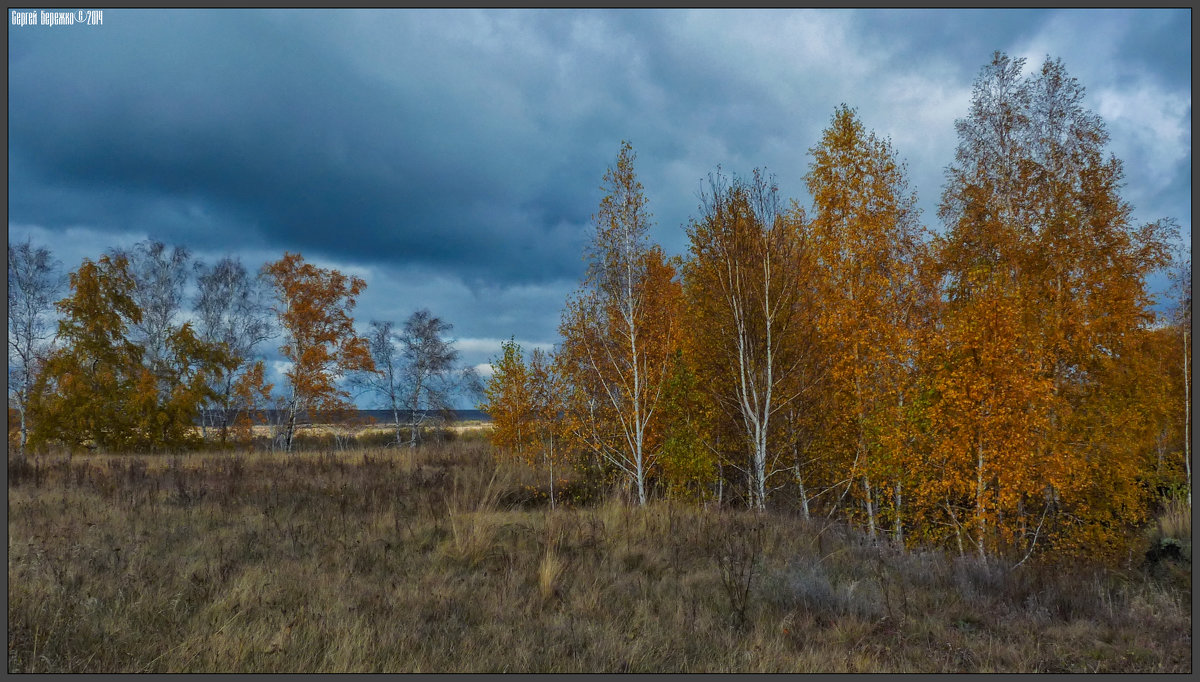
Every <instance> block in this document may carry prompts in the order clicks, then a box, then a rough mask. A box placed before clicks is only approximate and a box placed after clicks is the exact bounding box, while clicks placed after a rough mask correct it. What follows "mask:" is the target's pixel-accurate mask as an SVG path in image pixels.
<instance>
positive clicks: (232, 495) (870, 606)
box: [8, 439, 1192, 672]
mask: <svg viewBox="0 0 1200 682" xmlns="http://www.w3.org/2000/svg"><path fill="white" fill-rule="evenodd" d="M8 476H9V495H8V523H9V526H8V537H9V540H8V543H9V544H8V609H9V610H8V671H9V672H198V671H205V672H210V671H218V672H281V671H288V672H381V671H387V672H392V671H397V672H399V671H406V672H407V671H411V672H418V671H423V672H430V671H438V672H460V671H537V672H599V671H653V672H701V671H720V672H727V671H749V672H809V671H824V672H850V671H871V672H935V671H937V672H950V671H954V672H958V671H966V672H1066V671H1073V672H1074V671H1078V672H1084V671H1089V672H1190V671H1191V665H1192V664H1191V626H1192V622H1191V615H1190V614H1191V577H1190V576H1191V572H1190V571H1191V569H1190V564H1189V563H1185V562H1174V561H1170V562H1165V563H1161V564H1159V565H1158V566H1157V567H1156V568H1155V569H1154V570H1148V569H1146V568H1145V567H1135V568H1128V569H1125V570H1090V569H1083V568H1080V569H1078V570H1073V571H1063V570H1061V569H1051V568H1048V567H1045V566H1041V567H1039V566H1034V565H1029V564H1027V565H1026V566H1023V567H1021V568H1020V569H1017V570H1015V571H1007V570H1001V569H996V568H988V567H985V566H982V565H980V564H979V563H977V562H975V561H973V560H962V559H958V558H953V557H949V556H946V555H944V554H942V553H936V552H920V551H911V550H910V551H901V550H898V549H896V548H894V547H891V546H886V545H872V544H870V543H868V542H866V541H865V540H864V539H863V537H862V536H861V535H859V534H858V533H857V532H855V531H852V530H848V529H846V528H843V527H840V526H829V527H824V528H823V527H821V526H819V525H816V524H809V523H805V522H803V521H802V520H800V519H797V518H794V517H792V516H790V515H788V514H786V513H782V512H779V513H776V512H772V513H768V514H763V515H756V514H753V513H748V512H743V511H739V510H721V511H717V510H714V509H708V510H705V509H703V508H701V507H696V506H687V505H680V504H671V503H666V502H655V503H653V504H652V505H650V506H649V507H648V508H646V509H636V508H631V507H629V506H627V505H625V504H623V503H621V502H620V501H619V500H617V499H615V498H614V497H613V496H607V497H600V498H594V499H596V501H591V502H589V501H587V500H583V501H580V502H577V503H576V504H563V505H559V507H558V509H556V510H554V511H550V509H549V508H548V507H547V505H546V504H545V498H544V496H543V495H540V494H538V491H537V490H536V486H537V485H538V484H539V481H540V479H541V476H540V475H538V474H537V473H536V472H532V471H530V470H527V469H524V468H521V467H518V466H515V465H509V464H497V463H495V462H494V461H493V459H492V457H491V454H490V450H489V448H488V446H487V444H486V443H484V442H483V441H481V440H461V439H460V440H458V441H456V442H452V443H448V444H442V445H438V446H427V447H422V448H418V449H417V450H415V451H410V450H405V449H396V448H386V449H385V448H380V449H360V450H357V451H351V452H343V453H334V452H314V453H302V454H297V455H283V454H271V453H264V454H249V455H229V454H192V455H184V456H178V457H173V456H159V457H151V456H104V455H89V456H76V457H73V458H66V457H43V458H41V459H31V460H27V461H26V460H10V461H9V469H8ZM583 492H585V489H584V488H582V487H581V486H576V487H575V488H574V489H570V488H569V489H568V491H567V493H568V495H575V496H576V497H579V496H585V495H583ZM585 497H586V496H585ZM1172 523H1176V524H1179V525H1186V526H1187V528H1186V529H1181V528H1172V529H1170V530H1171V532H1172V533H1174V534H1175V535H1181V534H1182V533H1183V532H1184V531H1185V530H1186V533H1187V538H1188V542H1189V546H1190V521H1186V520H1180V519H1179V518H1176V519H1175V520H1174V521H1172ZM1189 552H1190V549H1189Z"/></svg>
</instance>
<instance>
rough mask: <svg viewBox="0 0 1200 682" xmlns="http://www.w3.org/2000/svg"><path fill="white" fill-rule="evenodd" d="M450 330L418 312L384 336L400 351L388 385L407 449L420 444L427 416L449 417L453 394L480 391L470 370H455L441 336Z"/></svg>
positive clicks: (454, 356) (448, 343) (454, 358)
mask: <svg viewBox="0 0 1200 682" xmlns="http://www.w3.org/2000/svg"><path fill="white" fill-rule="evenodd" d="M451 329H453V325H451V324H450V323H449V322H445V321H443V320H442V319H441V318H438V317H434V315H433V313H431V312H429V311H428V310H425V309H422V310H418V311H417V312H415V313H413V314H412V315H411V316H409V318H408V320H406V321H405V322H404V328H403V329H402V330H401V331H400V333H399V334H390V337H388V336H386V335H385V339H384V340H387V338H390V339H391V340H394V341H395V342H396V343H397V345H398V347H399V349H400V356H401V358H402V363H401V364H400V366H399V371H398V372H397V373H396V374H394V375H393V376H395V378H396V381H395V382H394V383H392V384H391V386H392V387H394V388H398V390H397V392H396V394H397V395H398V396H399V397H400V398H401V399H402V403H401V404H402V405H403V406H404V408H405V410H406V411H407V415H408V427H409V441H408V442H409V446H410V447H413V446H415V445H416V444H417V443H418V442H419V441H420V438H421V434H420V427H421V425H422V424H424V423H425V421H426V420H427V419H428V418H429V417H430V415H431V414H437V415H439V416H441V417H449V416H452V415H453V399H454V396H455V395H457V394H458V393H459V392H468V393H476V394H477V393H479V392H481V387H480V381H479V377H478V376H477V375H476V373H475V370H474V368H470V367H467V368H463V369H457V368H456V365H457V363H458V358H459V355H458V350H457V349H455V348H454V342H453V340H450V339H446V338H444V336H443V335H444V334H446V333H448V332H449V331H450V330H451ZM389 331H390V330H389ZM377 335H378V334H377ZM383 345H387V344H383ZM373 346H374V344H373ZM372 350H374V347H373V348H372Z"/></svg>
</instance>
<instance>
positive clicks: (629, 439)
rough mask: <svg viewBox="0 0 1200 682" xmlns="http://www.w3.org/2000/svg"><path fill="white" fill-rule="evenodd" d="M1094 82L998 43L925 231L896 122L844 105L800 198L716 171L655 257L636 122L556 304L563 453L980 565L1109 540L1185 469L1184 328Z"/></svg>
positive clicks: (1154, 232)
mask: <svg viewBox="0 0 1200 682" xmlns="http://www.w3.org/2000/svg"><path fill="white" fill-rule="evenodd" d="M1082 96H1083V89H1082V87H1081V86H1079V85H1078V83H1077V82H1075V81H1074V79H1071V78H1070V77H1069V76H1068V75H1067V74H1066V73H1065V70H1064V69H1063V68H1062V65H1061V63H1059V62H1057V61H1056V60H1047V61H1046V63H1044V64H1043V65H1042V66H1041V68H1040V69H1038V70H1035V71H1034V72H1032V73H1029V74H1026V73H1025V71H1024V68H1023V64H1022V63H1021V61H1020V60H1012V59H1009V58H1008V57H1006V56H1004V55H1002V54H997V55H996V57H995V58H994V60H993V62H992V63H991V64H989V65H988V66H987V67H985V68H984V69H983V71H982V72H981V75H980V78H979V80H978V81H977V83H976V86H975V92H974V96H973V99H972V105H971V109H970V111H969V112H968V115H967V116H966V117H965V118H964V119H961V120H960V121H958V122H957V124H956V129H957V131H958V133H959V145H958V149H957V151H956V157H955V161H954V163H952V164H951V165H950V166H949V167H948V169H947V181H946V185H945V188H944V191H943V195H942V201H941V207H940V210H939V216H940V217H941V219H942V222H943V224H944V225H945V232H944V234H941V235H936V236H935V235H933V234H932V233H931V232H929V231H928V230H927V229H926V228H925V227H924V226H922V225H921V224H920V222H919V216H918V212H917V210H916V208H915V206H916V197H915V194H914V193H913V192H912V191H911V190H910V189H909V187H908V184H907V177H906V172H905V169H904V166H903V164H902V163H901V161H900V160H899V157H898V154H897V153H896V151H895V150H894V149H893V148H892V146H891V144H890V142H889V141H887V140H885V139H881V138H879V137H877V136H876V135H875V134H874V133H872V132H870V131H868V130H867V129H866V127H865V126H864V125H863V123H862V122H861V121H860V120H859V118H858V116H857V115H856V113H855V112H854V111H853V109H851V108H849V107H846V106H842V107H839V108H838V109H837V110H836V111H835V112H834V115H833V117H832V119H831V121H830V124H829V126H828V128H827V129H826V130H825V131H824V133H823V135H822V137H821V139H820V142H819V143H818V144H817V145H815V146H814V147H813V148H812V149H811V150H810V153H811V155H812V163H811V164H810V167H809V173H808V175H807V187H808V190H809V194H810V195H811V197H812V205H811V207H810V208H808V209H807V210H805V209H802V208H801V207H800V206H799V205H798V204H797V203H796V202H791V203H790V204H789V205H788V206H787V208H782V206H781V204H782V202H781V200H780V199H779V197H778V193H777V192H778V190H777V188H775V186H774V184H773V182H772V180H771V179H770V178H769V177H768V176H765V174H763V173H761V172H760V171H755V172H754V174H753V176H752V177H751V178H750V179H740V178H737V177H736V176H735V177H734V178H732V179H729V178H726V177H725V176H723V175H722V174H721V173H720V172H719V171H718V172H717V173H716V174H715V175H714V176H713V177H712V178H710V184H709V191H708V192H706V193H705V194H704V195H702V197H701V206H700V215H699V217H698V218H696V219H694V220H692V221H691V222H690V224H689V226H688V236H689V240H690V248H689V251H688V253H687V255H686V257H685V258H681V259H674V260H671V259H667V258H666V257H665V256H664V255H662V253H661V251H660V250H659V249H658V248H657V247H656V246H654V245H652V244H650V243H649V242H648V241H647V240H646V238H645V235H646V234H647V232H646V224H647V222H646V217H647V216H648V211H647V210H646V206H647V202H646V201H645V198H644V196H643V195H642V193H641V185H640V183H638V182H637V181H636V178H635V176H634V175H633V169H632V160H633V156H632V154H631V148H630V147H629V146H628V143H626V144H625V145H624V146H623V147H622V150H621V154H620V156H619V157H618V162H617V165H616V166H615V167H614V168H613V169H611V170H610V172H609V174H608V175H606V181H607V180H611V179H613V178H620V179H621V182H619V183H616V184H613V183H608V184H606V186H605V189H606V190H607V192H608V194H607V196H606V197H605V199H604V201H603V202H602V204H601V209H602V210H601V213H600V214H599V215H598V218H600V219H599V220H597V222H596V225H595V227H596V231H597V237H596V239H595V240H594V241H593V245H592V248H591V250H590V251H589V254H588V255H589V258H590V259H591V260H590V262H591V270H589V275H588V278H587V279H585V281H584V282H583V286H582V287H581V288H580V291H579V292H578V293H577V294H576V295H575V296H573V297H572V298H571V299H570V301H569V302H568V305H567V308H566V310H565V311H564V313H563V323H562V326H561V328H560V331H561V334H562V337H563V343H562V346H561V347H560V349H559V350H558V353H557V354H556V355H555V361H554V362H555V367H556V369H557V370H558V376H559V378H560V380H561V382H562V386H561V390H562V396H563V399H562V402H561V403H560V406H559V408H558V409H559V410H560V412H559V413H557V414H558V415H559V416H560V417H561V420H562V424H563V425H564V430H562V431H560V432H559V433H560V434H561V438H562V440H560V441H559V448H560V449H559V450H557V453H558V454H557V455H556V459H557V458H561V457H562V456H563V454H564V449H563V448H562V447H561V446H562V445H565V446H566V447H565V452H566V453H567V454H568V455H569V456H571V457H572V458H574V460H575V461H576V462H590V463H591V464H590V465H589V466H591V467H592V468H593V469H594V468H595V467H596V465H597V464H598V465H599V467H600V468H601V469H602V470H605V471H607V472H608V473H609V474H610V475H612V476H614V477H616V479H618V480H620V479H624V480H626V481H627V482H628V484H629V486H630V489H631V490H636V491H637V499H638V501H639V502H644V501H645V499H646V498H647V496H648V495H649V494H650V493H652V492H655V491H657V492H658V493H660V494H669V495H674V496H681V497H689V498H692V499H714V498H716V499H719V500H726V499H729V498H730V497H736V498H738V499H739V500H740V501H741V503H745V504H748V505H749V506H751V507H753V508H759V509H761V508H765V507H766V506H768V500H769V499H770V500H774V501H775V503H780V502H786V501H787V497H793V500H794V502H795V503H797V505H798V506H799V507H800V508H801V509H802V510H803V513H804V514H805V515H808V514H809V512H810V510H811V511H813V512H814V513H822V514H825V515H831V516H832V515H837V516H841V517H842V518H845V519H847V520H850V521H851V522H853V523H856V524H860V525H861V526H862V527H863V529H864V530H865V531H867V532H868V533H869V534H870V535H872V536H875V537H879V536H882V535H885V534H886V535H890V536H891V537H893V538H894V539H895V540H897V541H902V542H905V543H917V542H931V543H935V544H941V545H945V546H949V547H952V548H957V549H958V550H959V551H961V552H963V553H967V552H972V553H975V554H977V555H979V556H981V557H984V558H985V559H991V558H994V557H1001V556H1004V557H1009V558H1011V559H1013V560H1014V561H1015V562H1020V561H1023V560H1025V559H1026V558H1028V557H1029V556H1031V555H1033V554H1034V553H1037V552H1044V551H1046V550H1047V549H1050V548H1053V549H1055V550H1056V551H1060V552H1062V553H1064V555H1076V554H1087V555H1089V556H1092V557H1098V558H1110V559H1111V558H1113V557H1116V556H1118V555H1119V554H1120V553H1121V552H1122V551H1123V548H1124V546H1125V545H1124V543H1125V541H1126V540H1127V539H1128V538H1129V531H1130V529H1131V528H1133V527H1134V526H1136V524H1138V523H1140V522H1142V521H1143V520H1144V519H1146V518H1147V516H1148V514H1149V513H1150V511H1151V507H1152V505H1153V504H1154V503H1155V501H1156V499H1157V498H1156V496H1157V495H1159V494H1160V491H1161V490H1164V489H1168V488H1172V487H1177V486H1182V485H1186V484H1187V482H1188V481H1190V478H1187V477H1185V475H1184V474H1185V473H1187V474H1188V475H1189V476H1190V459H1189V458H1188V455H1187V453H1186V452H1185V451H1184V450H1183V442H1182V433H1183V430H1184V428H1185V427H1186V426H1187V422H1186V420H1183V419H1180V418H1179V416H1178V414H1179V413H1180V410H1179V406H1180V405H1182V402H1183V395H1184V393H1185V391H1186V389H1187V388H1188V386H1187V384H1186V382H1184V381H1183V380H1182V379H1181V378H1180V376H1176V374H1179V372H1178V371H1177V369H1178V368H1177V367H1175V365H1181V366H1185V367H1186V366H1187V365H1186V364H1185V362H1184V360H1186V358H1184V359H1181V360H1179V361H1178V362H1175V361H1171V362H1165V361H1164V360H1163V357H1162V354H1163V353H1169V354H1172V357H1175V356H1180V357H1182V356H1181V355H1180V354H1181V353H1182V351H1181V350H1180V348H1179V347H1180V346H1181V344H1179V343H1177V340H1176V336H1178V334H1174V332H1168V331H1164V330H1161V329H1155V328H1153V325H1154V324H1155V321H1156V318H1155V315H1154V313H1153V311H1152V310H1151V307H1150V306H1151V304H1152V298H1151V296H1150V294H1149V292H1148V291H1147V289H1146V278H1147V276H1148V275H1149V274H1151V273H1153V272H1155V271H1158V270H1161V269H1162V268H1164V267H1165V266H1167V265H1168V264H1169V262H1170V258H1169V254H1168V250H1167V244H1168V243H1169V241H1170V240H1171V239H1172V237H1173V234H1174V232H1173V230H1174V226H1173V223H1172V222H1171V221H1169V220H1168V221H1159V222H1156V223H1150V224H1148V225H1135V224H1134V223H1133V221H1132V209H1131V207H1130V206H1129V205H1128V203H1127V202H1125V201H1124V200H1123V199H1122V198H1121V196H1120V193H1119V189H1120V184H1121V174H1122V168H1121V164H1120V162H1119V161H1117V160H1116V159H1113V158H1112V157H1111V156H1107V155H1106V154H1105V152H1104V149H1103V147H1104V145H1105V143H1106V141H1107V135H1106V133H1105V132H1104V128H1103V123H1102V122H1101V121H1100V120H1099V117H1097V116H1095V115H1094V114H1092V113H1090V112H1089V111H1087V110H1086V109H1085V108H1084V107H1083V105H1082ZM527 373H528V372H527V370H526V374H527ZM513 395H516V394H513ZM1188 395H1189V396H1190V393H1188ZM506 414H508V415H511V416H512V418H513V419H517V417H516V415H519V414H531V412H529V411H528V410H525V411H521V410H509V411H508V412H506ZM505 419H508V417H505ZM534 421H536V420H534ZM515 428H517V427H516V426H515V423H514V425H511V428H509V427H506V426H503V425H500V424H499V423H498V432H499V433H509V432H511V430H512V429H515ZM504 429H508V430H504ZM526 442H527V443H531V441H526ZM528 447H532V448H534V449H535V450H536V449H537V446H536V445H535V444H534V445H529V446H528ZM559 461H561V460H559ZM1185 470H1186V472H1185Z"/></svg>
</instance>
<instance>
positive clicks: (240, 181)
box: [10, 12, 590, 278]
mask: <svg viewBox="0 0 1200 682" xmlns="http://www.w3.org/2000/svg"><path fill="white" fill-rule="evenodd" d="M284 19H285V20H284V21H277V20H273V18H272V17H270V16H267V15H263V14H258V13H247V12H236V13H234V12H216V13H206V12H195V13H193V12H178V13H176V12H168V13H161V14H160V13H156V14H154V15H143V14H141V13H120V14H117V15H116V16H113V17H110V20H109V22H110V23H109V24H108V25H106V26H105V27H104V30H103V31H99V30H97V31H92V32H90V33H80V32H76V33H72V34H69V35H68V34H67V33H65V32H59V33H52V32H50V31H42V32H40V33H32V32H25V33H16V32H14V35H13V36H12V43H13V44H14V50H13V55H14V59H13V60H12V62H11V64H10V74H11V75H10V84H11V89H10V100H11V101H12V102H14V103H19V106H16V107H13V109H12V111H11V114H10V139H11V140H12V145H11V149H10V175H11V178H12V186H11V187H12V190H13V194H14V197H15V198H16V201H14V203H13V205H12V209H11V212H10V220H12V221H15V222H43V223H45V222H51V223H58V224H62V225H66V224H74V223H91V224H101V225H104V224H107V225H108V226H110V227H114V228H115V227H118V226H120V227H125V228H129V227H141V228H142V229H145V230H147V231H149V232H155V233H161V232H163V231H166V232H167V234H163V235H162V237H163V238H167V239H172V238H181V239H182V238H186V239H188V240H189V241H194V242H197V243H198V244H200V245H208V246H217V245H218V244H219V240H224V239H227V238H228V237H229V235H228V234H227V233H223V231H222V230H220V229H217V230H215V231H214V230H213V229H212V228H213V227H214V226H213V225H206V224H204V223H203V222H202V221H200V220H192V221H189V220H181V221H176V224H175V225H170V224H165V225H164V224H153V225H151V224H145V222H144V221H145V220H146V219H147V218H148V216H144V215H140V214H139V211H138V205H139V204H140V203H141V202H144V201H146V200H148V199H149V200H153V199H158V198H162V199H170V200H175V201H178V202H180V203H181V204H188V203H191V204H193V205H198V206H203V207H205V208H206V210H207V211H209V212H217V213H221V214H223V215H226V216H229V217H232V218H233V219H234V220H235V221H237V222H239V223H241V225H240V226H239V227H241V228H242V229H243V230H244V229H245V228H246V227H247V226H251V229H257V230H259V231H260V232H261V233H262V235H263V236H264V238H266V239H268V240H276V241H279V242H280V243H282V244H285V245H287V247H288V248H291V249H292V250H301V251H308V250H314V251H319V252H322V253H326V254H329V255H330V256H335V257H346V258H352V259H361V260H366V261H371V262H396V263H403V262H422V263H429V264H441V265H446V266H453V267H455V268H457V269H461V270H462V271H464V273H473V274H476V275H487V276H498V277H501V278H505V277H510V276H518V275H519V276H520V277H521V278H528V277H531V276H534V277H537V276H544V277H555V276H562V275H565V274H573V273H575V272H576V271H577V267H576V266H577V258H575V257H574V256H576V255H577V254H578V251H579V247H580V245H581V236H580V234H578V230H575V231H570V230H565V229H563V226H564V225H566V224H576V225H578V224H580V223H582V222H585V221H586V220H587V215H588V214H587V208H586V207H587V203H588V201H586V200H585V201H582V202H578V201H572V200H571V199H572V197H571V195H570V191H571V190H572V189H575V190H576V191H578V190H579V189H580V188H581V184H582V183H581V182H579V180H580V179H581V178H578V177H577V178H575V181H574V182H573V183H569V184H568V186H567V187H565V188H564V187H563V186H562V185H559V184H556V183H553V182H548V183H546V185H549V186H544V185H543V186H542V187H539V188H537V189H534V183H537V181H540V180H549V179H550V178H548V177H547V175H548V174H549V173H553V172H554V171H555V170H556V168H555V167H554V166H555V165H558V166H564V165H571V166H576V165H579V164H576V163H574V161H575V160H574V159H571V158H569V157H570V154H569V152H568V153H566V154H564V157H566V158H561V159H558V160H554V159H551V160H550V163H551V165H550V167H546V165H545V161H546V159H545V152H544V150H540V149H538V148H537V145H531V146H529V147H522V146H521V144H520V142H521V141H522V140H521V139H519V138H530V137H532V136H534V135H536V134H537V130H536V129H535V128H534V127H533V123H535V122H531V121H530V120H528V119H521V118H516V117H511V118H510V117H506V116H505V115H504V112H497V111H496V110H495V109H489V108H488V104H489V103H488V102H486V101H484V100H482V99H474V98H473V95H472V93H471V92H470V90H471V85H472V84H471V83H470V78H469V75H470V70H469V69H464V70H462V71H457V72H456V71H454V70H451V72H450V73H445V74H441V75H439V74H436V73H432V72H431V68H432V67H431V65H430V64H428V63H425V62H423V61H421V60H420V59H416V58H415V57H414V56H413V55H405V57H406V58H405V59H403V60H400V61H398V62H397V63H393V64H391V65H389V66H388V68H391V69H394V70H396V71H397V72H401V73H403V72H410V73H407V74H406V76H405V77H406V78H407V80H406V81H400V82H394V83H385V82H381V80H380V79H379V78H375V77H372V75H371V74H366V73H364V72H363V71H362V70H360V69H357V68H355V67H354V65H353V64H349V63H347V62H346V60H345V59H343V58H339V55H338V54H336V52H335V51H333V50H329V49H325V50H324V51H322V50H321V49H318V48H317V47H314V43H312V42H309V41H308V40H305V39H304V34H303V33H302V32H294V31H289V30H287V29H288V28H289V24H290V23H291V22H292V21H293V18H292V17H285V18H284ZM476 63H477V64H478V65H479V67H480V69H484V68H485V65H484V64H483V60H482V57H480V58H479V59H478V60H476ZM464 74H466V75H468V78H463V75H464ZM456 76H457V77H458V80H459V83H458V85H457V86H456V85H454V84H453V83H452V81H451V79H452V78H455V77H456ZM434 82H436V83H437V84H438V87H436V88H435V87H431V83H434ZM498 113H499V114H500V115H499V116H497V114H498ZM526 128H527V129H526ZM572 184H573V185H574V186H573V187H572V186H571V185H572ZM564 190H566V191H565V193H564ZM47 191H49V192H50V193H55V192H57V193H68V194H69V193H72V192H74V193H76V195H77V196H76V200H75V201H70V200H68V201H62V202H54V203H53V204H52V205H50V206H49V209H50V210H49V211H46V210H45V207H46V206H47V204H46V202H45V201H44V199H45V198H46V192H47ZM39 193H41V196H38V195H39ZM580 198H582V197H580ZM589 198H590V197H589ZM39 199H42V200H43V201H39ZM97 199H99V201H100V205H99V206H98V205H97V203H96V200H97ZM98 209H99V210H98ZM138 223H142V224H140V225H139V224H138Z"/></svg>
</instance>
